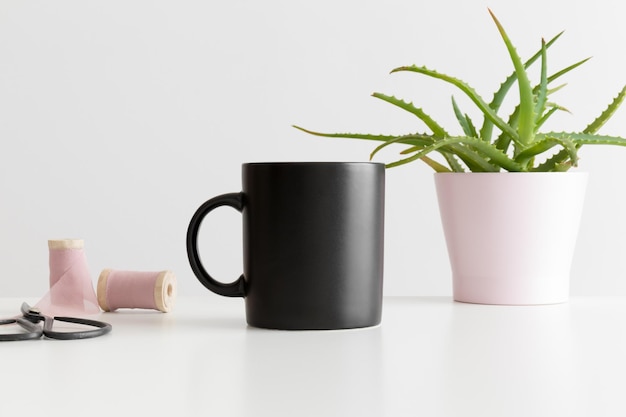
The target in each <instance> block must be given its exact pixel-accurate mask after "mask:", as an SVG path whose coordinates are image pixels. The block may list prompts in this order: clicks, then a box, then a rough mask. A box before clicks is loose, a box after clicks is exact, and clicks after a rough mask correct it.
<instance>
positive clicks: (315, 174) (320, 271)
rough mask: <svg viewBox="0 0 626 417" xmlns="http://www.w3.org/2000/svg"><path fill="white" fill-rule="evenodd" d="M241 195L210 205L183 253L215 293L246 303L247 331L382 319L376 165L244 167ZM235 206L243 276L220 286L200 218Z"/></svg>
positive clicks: (379, 172)
mask: <svg viewBox="0 0 626 417" xmlns="http://www.w3.org/2000/svg"><path fill="white" fill-rule="evenodd" d="M242 179H243V184H242V185H243V186H242V192H239V193H231V194H223V195H220V196H217V197H214V198H212V199H210V200H208V201H207V202H205V203H204V204H203V205H202V206H200V208H198V210H197V211H196V213H195V214H194V216H193V218H192V219H191V222H190V224H189V228H188V230H187V255H188V257H189V263H190V265H191V269H192V270H193V272H194V274H195V275H196V277H197V278H198V280H199V281H200V282H201V283H202V284H203V285H204V286H205V287H206V288H208V289H209V290H211V291H213V292H215V293H217V294H220V295H223V296H229V297H244V298H245V304H246V319H247V322H248V324H249V325H251V326H254V327H263V328H271V329H283V330H324V329H327V330H330V329H347V328H358V327H369V326H375V325H378V324H379V323H380V321H381V316H382V293H383V241H384V202H385V166H384V165H383V164H380V163H370V162H277V163H248V164H243V165H242ZM220 206H230V207H233V208H235V209H237V210H238V211H240V212H241V213H242V215H243V263H244V265H243V275H242V276H241V277H239V279H237V280H236V281H234V282H232V283H223V282H219V281H217V280H215V279H214V278H213V277H211V275H209V274H208V273H207V271H206V269H205V268H204V266H203V265H202V263H201V261H200V257H199V254H198V248H197V241H198V231H199V228H200V224H201V222H202V219H203V218H204V217H205V216H206V215H207V214H208V213H209V212H210V211H211V210H213V209H215V208H217V207H220Z"/></svg>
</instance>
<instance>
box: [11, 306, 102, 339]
mask: <svg viewBox="0 0 626 417" xmlns="http://www.w3.org/2000/svg"><path fill="white" fill-rule="evenodd" d="M21 310H22V316H20V317H14V318H10V319H4V320H0V326H2V325H7V324H17V325H19V326H20V327H22V328H23V329H24V330H26V331H25V332H24V331H22V332H19V333H11V334H0V342H6V341H13V340H33V339H39V338H41V337H42V336H45V337H47V338H49V339H59V340H74V339H88V338H91V337H97V336H102V335H104V334H107V333H109V332H110V331H111V329H112V327H111V325H110V324H109V323H105V322H103V321H97V320H89V319H82V318H78V317H50V316H45V315H43V314H41V312H40V311H39V310H38V309H37V308H34V307H31V306H29V305H28V304H27V303H22V307H21ZM55 321H60V322H65V323H75V324H81V325H84V326H89V327H94V329H90V330H78V331H73V332H70V331H67V332H65V331H64V332H59V331H55V330H53V326H54V322H55ZM41 322H43V326H42V325H41V324H40V323H41Z"/></svg>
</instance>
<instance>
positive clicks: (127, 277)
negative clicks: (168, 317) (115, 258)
mask: <svg viewBox="0 0 626 417" xmlns="http://www.w3.org/2000/svg"><path fill="white" fill-rule="evenodd" d="M175 297H176V276H175V275H174V273H173V272H171V271H159V272H138V271H116V270H113V269H105V270H103V271H102V273H100V277H99V278H98V304H99V305H100V308H102V310H104V311H115V310H117V309H118V308H145V309H153V310H159V311H162V312H164V313H167V312H168V311H171V309H172V307H173V306H174V299H175Z"/></svg>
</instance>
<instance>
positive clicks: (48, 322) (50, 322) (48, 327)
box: [43, 317, 112, 340]
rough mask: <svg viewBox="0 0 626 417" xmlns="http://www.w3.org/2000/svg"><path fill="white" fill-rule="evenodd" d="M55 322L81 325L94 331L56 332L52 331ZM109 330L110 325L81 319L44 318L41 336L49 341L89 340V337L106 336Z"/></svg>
mask: <svg viewBox="0 0 626 417" xmlns="http://www.w3.org/2000/svg"><path fill="white" fill-rule="evenodd" d="M55 321H62V322H65V323H75V324H81V325H84V326H90V327H95V329H91V330H79V331H76V332H57V331H54V330H53V327H54V322H55ZM111 329H112V327H111V325H110V324H109V323H105V322H103V321H97V320H89V319H81V318H78V317H55V318H51V317H45V319H44V325H43V335H44V336H45V337H48V338H50V339H59V340H74V339H89V338H90V337H97V336H102V335H104V334H107V333H109V332H110V331H111Z"/></svg>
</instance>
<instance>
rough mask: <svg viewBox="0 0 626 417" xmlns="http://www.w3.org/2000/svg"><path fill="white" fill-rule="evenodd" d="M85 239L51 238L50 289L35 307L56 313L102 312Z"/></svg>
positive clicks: (45, 311)
mask: <svg viewBox="0 0 626 417" xmlns="http://www.w3.org/2000/svg"><path fill="white" fill-rule="evenodd" d="M84 247H85V242H84V241H83V240H82V239H56V240H49V241H48V249H49V253H50V255H49V257H50V260H49V265H50V290H49V291H48V292H47V293H46V295H45V296H44V297H43V298H42V299H41V300H39V302H38V303H37V304H36V306H35V307H37V308H39V309H40V310H41V311H42V312H43V313H44V314H48V315H53V316H60V315H61V316H62V315H84V314H96V313H99V312H100V309H99V308H98V302H97V300H96V293H95V291H94V289H93V283H92V281H91V274H90V273H89V268H88V266H87V260H86V257H85V252H84Z"/></svg>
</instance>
